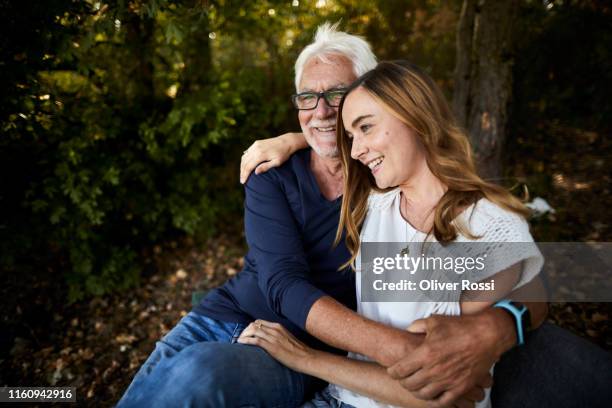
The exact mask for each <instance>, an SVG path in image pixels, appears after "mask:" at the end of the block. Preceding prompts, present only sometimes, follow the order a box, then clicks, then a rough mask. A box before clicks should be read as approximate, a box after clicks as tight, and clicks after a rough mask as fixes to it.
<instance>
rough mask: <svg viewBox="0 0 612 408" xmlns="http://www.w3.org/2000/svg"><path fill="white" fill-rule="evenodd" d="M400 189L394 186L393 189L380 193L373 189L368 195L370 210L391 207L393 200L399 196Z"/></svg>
mask: <svg viewBox="0 0 612 408" xmlns="http://www.w3.org/2000/svg"><path fill="white" fill-rule="evenodd" d="M399 194H400V189H399V188H394V189H393V190H390V191H386V192H384V193H379V192H377V191H372V192H371V193H370V195H369V196H368V211H372V210H383V209H386V208H389V207H390V206H391V204H393V201H394V200H395V199H396V198H397V197H399Z"/></svg>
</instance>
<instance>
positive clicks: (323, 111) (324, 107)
mask: <svg viewBox="0 0 612 408" xmlns="http://www.w3.org/2000/svg"><path fill="white" fill-rule="evenodd" d="M314 116H315V117H316V118H317V119H326V118H329V117H330V116H336V108H332V107H331V106H329V105H328V104H327V101H326V100H325V98H323V97H321V98H319V103H317V107H316V108H315V111H314Z"/></svg>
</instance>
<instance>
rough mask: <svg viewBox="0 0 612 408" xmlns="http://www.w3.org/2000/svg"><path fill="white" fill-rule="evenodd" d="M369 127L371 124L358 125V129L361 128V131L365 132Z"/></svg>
mask: <svg viewBox="0 0 612 408" xmlns="http://www.w3.org/2000/svg"><path fill="white" fill-rule="evenodd" d="M371 127H372V125H361V126H359V130H361V131H362V132H363V133H365V132H367V131H368V130H370V128H371Z"/></svg>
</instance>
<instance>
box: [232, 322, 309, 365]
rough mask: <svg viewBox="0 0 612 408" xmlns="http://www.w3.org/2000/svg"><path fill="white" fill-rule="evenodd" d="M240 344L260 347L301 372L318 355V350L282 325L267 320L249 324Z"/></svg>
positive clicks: (240, 338) (241, 335)
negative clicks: (297, 337)
mask: <svg viewBox="0 0 612 408" xmlns="http://www.w3.org/2000/svg"><path fill="white" fill-rule="evenodd" d="M238 343H241V344H252V345H255V346H259V347H261V348H263V349H264V350H266V351H267V352H268V353H269V354H270V355H271V356H272V357H274V358H275V359H276V360H278V361H280V362H281V363H283V364H284V365H286V366H287V367H289V368H291V369H293V370H295V371H300V372H303V371H304V369H305V367H306V364H308V363H309V362H310V361H311V360H312V359H313V358H314V357H315V355H316V350H314V349H312V348H310V347H308V346H307V345H305V344H304V343H302V342H301V341H299V340H298V339H296V338H295V337H294V336H293V335H292V334H291V333H289V332H288V331H287V329H285V328H284V327H283V326H282V325H280V324H278V323H272V322H268V321H265V320H255V321H254V322H253V323H251V324H249V325H248V326H247V328H246V329H244V331H243V332H242V334H240V337H239V338H238Z"/></svg>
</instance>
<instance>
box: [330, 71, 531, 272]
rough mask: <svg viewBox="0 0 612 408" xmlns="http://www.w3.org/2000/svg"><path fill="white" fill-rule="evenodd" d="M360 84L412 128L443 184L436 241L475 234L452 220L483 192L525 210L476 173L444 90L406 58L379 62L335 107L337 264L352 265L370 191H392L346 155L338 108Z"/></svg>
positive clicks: (502, 203) (524, 211)
mask: <svg viewBox="0 0 612 408" xmlns="http://www.w3.org/2000/svg"><path fill="white" fill-rule="evenodd" d="M359 87H360V88H362V89H364V90H365V91H367V92H368V93H369V94H370V96H372V97H373V98H374V99H375V100H376V101H377V102H378V103H380V104H381V105H382V106H384V107H385V108H387V109H389V111H390V112H391V113H392V114H394V115H395V116H396V117H397V118H398V119H399V120H401V121H402V122H403V123H404V124H406V125H407V126H408V127H409V128H411V129H412V130H413V131H414V133H415V135H416V136H417V137H418V138H419V140H420V142H421V143H422V145H423V146H424V150H425V156H426V161H427V165H428V166H429V169H430V170H431V172H432V173H433V174H434V175H435V176H436V177H437V178H438V179H439V180H440V181H442V183H444V184H445V185H446V186H447V187H448V190H447V191H446V193H444V195H443V196H442V198H440V201H439V202H438V204H437V206H436V208H435V214H434V223H433V228H432V231H430V232H429V233H430V234H431V233H433V235H434V236H435V238H436V239H437V240H438V241H439V242H442V243H447V242H450V241H454V240H455V239H456V238H457V234H458V232H460V233H462V234H464V235H466V236H469V237H472V238H474V236H473V235H472V234H471V233H470V232H469V231H468V230H467V229H466V228H465V227H464V226H462V225H460V224H459V223H454V222H453V220H454V219H455V217H456V216H457V215H459V213H460V212H461V211H462V210H463V209H465V208H466V207H468V206H470V205H472V204H474V203H476V202H477V201H478V200H479V199H481V198H483V197H485V198H487V199H489V200H490V201H492V202H493V203H495V204H498V205H500V206H501V207H503V208H505V209H508V210H510V211H513V212H515V213H517V214H519V215H521V216H523V217H526V216H527V215H528V213H529V212H528V209H527V208H526V207H525V206H524V205H523V203H522V202H521V201H520V200H519V199H517V198H516V197H514V196H513V195H511V194H510V193H509V192H508V191H507V190H506V189H504V188H503V187H500V186H498V185H495V184H492V183H489V182H487V181H485V180H483V179H482V178H480V177H479V176H478V174H477V172H476V166H475V165H474V159H473V157H472V149H471V146H470V143H469V140H468V137H467V135H466V133H465V132H464V131H463V130H462V129H461V128H460V127H459V126H458V125H457V122H456V119H455V118H454V116H453V114H452V112H451V109H450V107H449V105H448V103H447V102H446V99H445V98H444V95H443V94H442V92H441V90H440V89H439V87H438V86H437V85H436V83H435V82H434V81H433V80H432V79H431V77H429V75H427V74H426V73H424V72H423V71H421V69H419V68H418V67H416V66H414V65H412V64H410V63H408V62H405V61H383V62H380V63H379V64H378V65H377V66H376V68H375V69H373V70H372V71H369V72H367V73H366V74H364V75H362V76H361V77H359V78H358V79H357V80H356V81H355V82H354V83H353V84H351V86H350V87H349V88H348V90H347V93H346V94H345V95H344V98H343V99H342V102H341V103H340V107H339V109H338V122H337V139H338V148H339V152H340V157H341V159H342V164H343V168H344V196H343V198H342V207H341V210H340V223H339V225H338V230H337V232H336V241H335V243H336V244H337V243H339V242H340V240H341V239H342V235H343V232H344V231H345V230H346V246H347V248H348V249H349V251H350V253H351V259H350V260H349V261H347V262H346V263H345V264H344V265H342V268H344V267H346V266H348V265H353V262H354V260H355V258H356V257H357V253H358V251H359V245H360V241H359V228H360V227H361V225H362V223H363V220H364V218H365V215H366V211H367V202H368V196H369V194H370V192H371V191H372V190H375V191H378V192H384V191H389V190H391V188H389V189H384V190H382V189H380V188H378V187H377V186H376V182H375V180H374V177H373V176H372V173H371V172H370V170H369V169H368V168H367V167H366V166H365V165H363V164H361V163H360V162H359V161H357V160H353V159H352V158H351V139H349V138H348V137H347V135H346V131H345V129H344V123H343V122H342V109H343V107H344V102H345V101H346V97H347V96H348V95H349V94H350V92H351V91H353V90H355V89H357V88H359Z"/></svg>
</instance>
